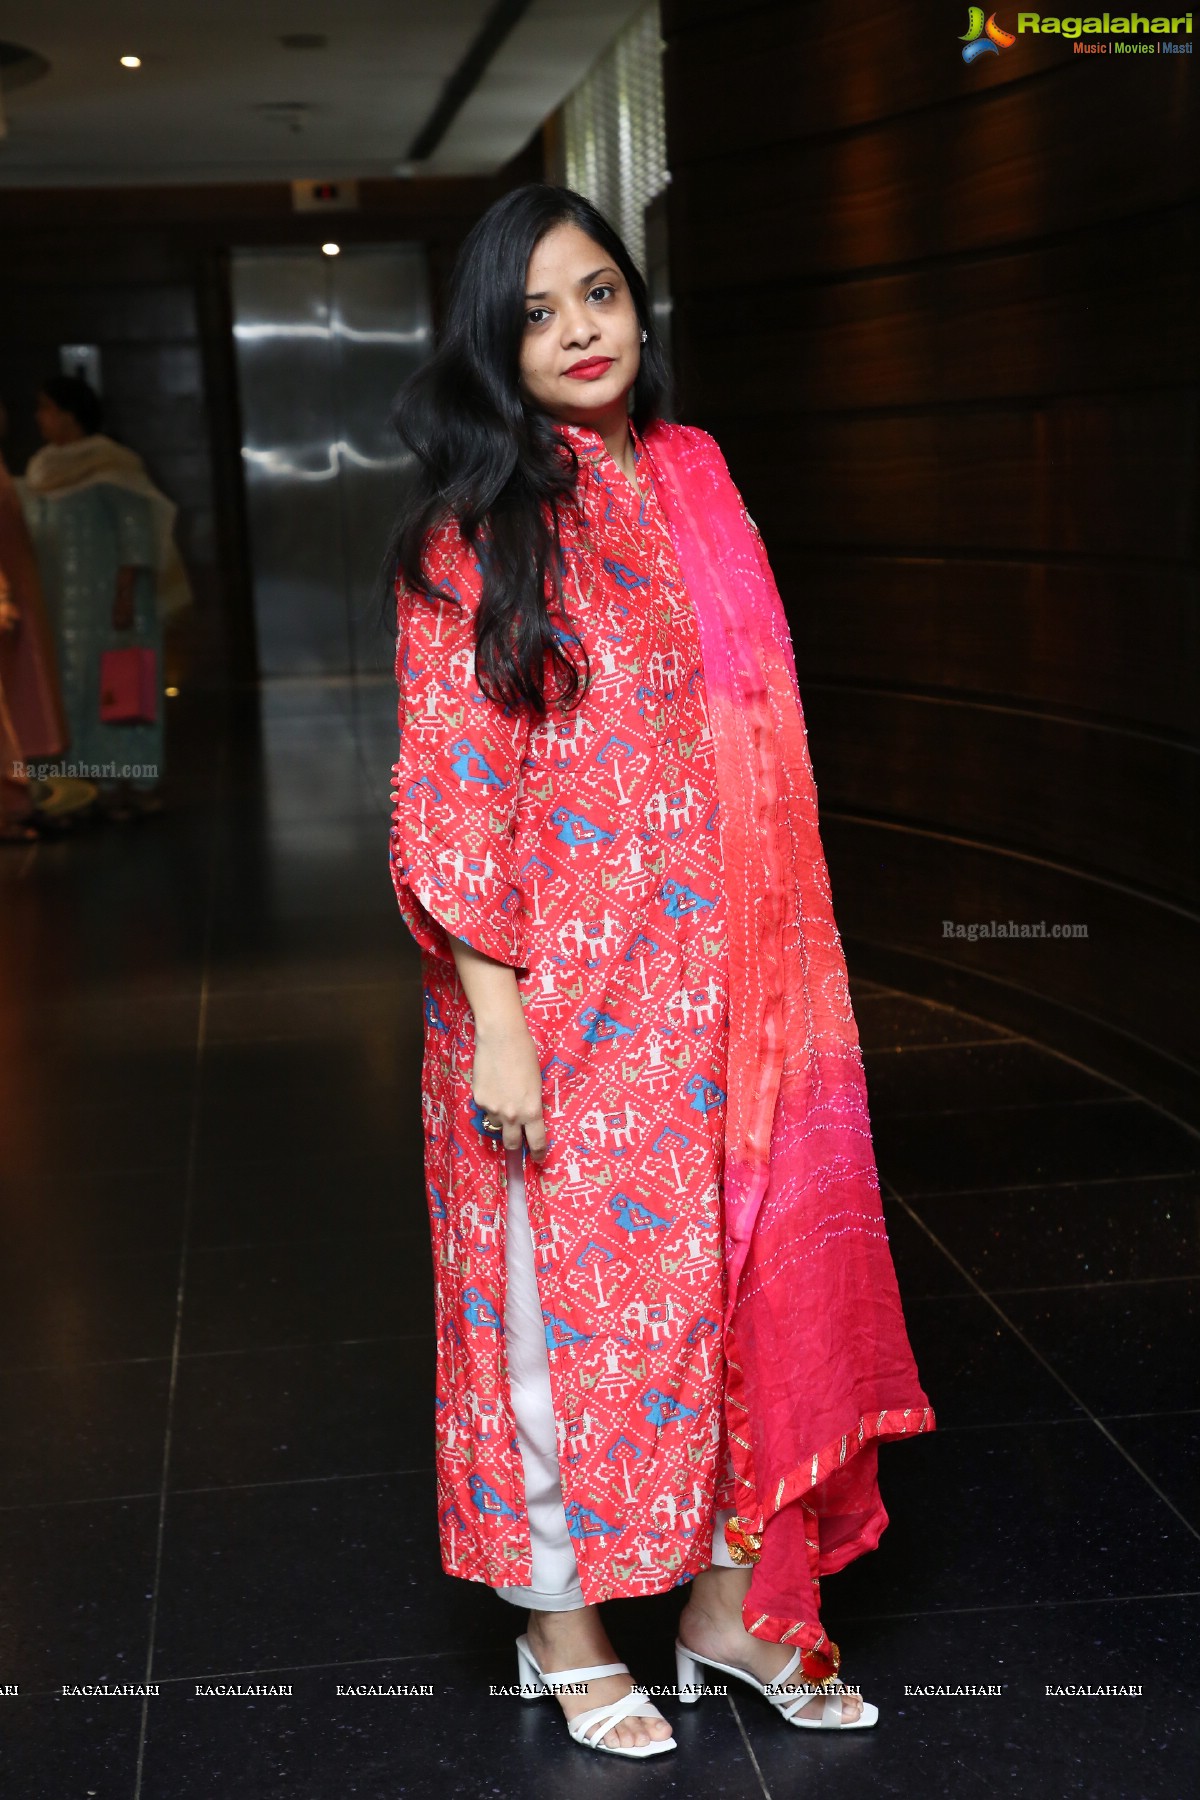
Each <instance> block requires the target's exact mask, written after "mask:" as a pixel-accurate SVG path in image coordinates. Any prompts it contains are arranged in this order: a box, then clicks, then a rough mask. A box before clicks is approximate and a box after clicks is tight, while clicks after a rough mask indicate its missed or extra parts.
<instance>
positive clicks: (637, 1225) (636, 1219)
mask: <svg viewBox="0 0 1200 1800" xmlns="http://www.w3.org/2000/svg"><path fill="white" fill-rule="evenodd" d="M608 1210H609V1212H611V1213H615V1214H616V1218H617V1224H618V1225H619V1226H620V1227H621V1229H622V1231H629V1232H634V1231H654V1230H656V1229H662V1228H664V1227H666V1226H667V1225H670V1224H671V1223H672V1221H671V1220H670V1219H660V1218H659V1216H658V1214H657V1213H654V1212H651V1211H650V1208H649V1207H648V1206H643V1205H642V1203H641V1201H640V1200H631V1199H630V1197H629V1195H628V1194H614V1195H613V1196H612V1198H611V1199H610V1200H609V1203H608Z"/></svg>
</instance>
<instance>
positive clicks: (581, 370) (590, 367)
mask: <svg viewBox="0 0 1200 1800" xmlns="http://www.w3.org/2000/svg"><path fill="white" fill-rule="evenodd" d="M615 360H616V359H615V357H612V356H589V357H587V358H586V359H585V360H584V361H583V362H577V363H572V364H571V367H570V368H569V369H564V370H563V374H564V375H569V376H570V377H571V379H572V381H598V380H599V378H600V376H601V375H607V373H608V371H609V370H610V369H611V368H612V366H613V363H614V361H615Z"/></svg>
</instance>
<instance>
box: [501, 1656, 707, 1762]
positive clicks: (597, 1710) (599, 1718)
mask: <svg viewBox="0 0 1200 1800" xmlns="http://www.w3.org/2000/svg"><path fill="white" fill-rule="evenodd" d="M629 1672H630V1671H629V1664H628V1663H623V1662H613V1663H597V1664H596V1665H595V1666H594V1667H593V1668H590V1669H555V1670H554V1672H553V1673H552V1674H550V1675H547V1674H545V1673H543V1671H542V1670H541V1669H540V1668H539V1667H538V1660H537V1657H536V1656H535V1655H534V1654H533V1651H532V1650H531V1649H530V1647H529V1639H528V1637H527V1636H526V1634H525V1633H524V1632H522V1633H521V1635H520V1637H519V1638H518V1639H517V1676H518V1681H519V1684H520V1688H521V1698H522V1699H523V1700H542V1699H545V1697H546V1696H547V1695H548V1694H553V1693H555V1692H556V1691H557V1690H558V1689H560V1688H564V1687H573V1686H574V1685H575V1683H576V1682H577V1681H591V1680H592V1678H593V1676H597V1675H628V1674H629ZM662 1716H663V1715H662V1713H660V1712H659V1710H658V1708H657V1706H655V1704H654V1702H653V1700H649V1699H647V1698H646V1696H645V1695H644V1694H639V1693H638V1691H637V1689H636V1688H630V1690H629V1692H628V1693H627V1694H622V1695H621V1698H620V1699H619V1700H610V1701H609V1702H608V1704H607V1705H606V1706H593V1707H590V1708H589V1709H588V1711H587V1712H581V1713H576V1714H575V1717H574V1718H573V1719H568V1720H567V1730H568V1731H569V1732H570V1734H571V1736H572V1737H573V1738H574V1739H575V1742H576V1743H577V1744H583V1745H584V1747H585V1748H586V1749H588V1750H605V1751H607V1752H608V1754H609V1755H610V1756H657V1755H658V1754H659V1752H660V1751H661V1750H676V1749H678V1745H677V1744H676V1742H675V1739H674V1738H673V1737H669V1738H651V1740H650V1742H649V1743H647V1744H628V1745H627V1744H602V1743H601V1742H600V1739H601V1738H602V1737H603V1736H604V1734H605V1733H606V1732H608V1731H611V1730H612V1728H613V1726H614V1725H618V1724H619V1723H620V1721H621V1720H622V1719H629V1718H642V1719H661V1718H662Z"/></svg>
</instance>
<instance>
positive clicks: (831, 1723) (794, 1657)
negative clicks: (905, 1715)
mask: <svg viewBox="0 0 1200 1800" xmlns="http://www.w3.org/2000/svg"><path fill="white" fill-rule="evenodd" d="M799 1661H800V1652H799V1650H793V1651H792V1654H791V1656H790V1658H789V1659H788V1661H787V1662H786V1663H784V1665H783V1667H782V1669H780V1671H779V1673H778V1675H776V1676H775V1677H774V1678H773V1679H772V1680H771V1681H760V1680H759V1679H758V1677H757V1675H751V1673H750V1671H749V1669H735V1668H733V1667H732V1665H731V1664H729V1663H723V1662H716V1661H714V1659H713V1658H712V1657H711V1656H701V1655H700V1653H699V1651H697V1650H689V1649H688V1647H687V1645H686V1644H681V1643H680V1641H679V1639H678V1638H676V1639H675V1678H676V1681H677V1682H678V1685H679V1699H680V1701H681V1703H682V1704H683V1705H684V1706H694V1705H695V1703H696V1701H697V1700H698V1699H699V1698H700V1694H701V1691H702V1689H703V1687H704V1681H703V1679H702V1677H701V1674H700V1666H699V1665H700V1664H703V1665H704V1666H705V1667H706V1668H709V1669H720V1671H721V1673H722V1675H736V1676H737V1678H738V1680H739V1681H748V1682H749V1684H750V1686H751V1687H752V1688H756V1689H757V1690H758V1692H759V1693H760V1694H761V1695H762V1696H763V1699H764V1700H769V1701H770V1702H771V1705H772V1706H773V1707H774V1708H775V1710H776V1712H778V1713H782V1714H783V1717H784V1718H785V1719H786V1720H787V1722H788V1724H789V1725H804V1726H806V1727H807V1728H808V1730H809V1731H863V1730H865V1729H866V1728H867V1727H868V1726H871V1725H874V1724H875V1723H876V1721H877V1720H878V1718H879V1708H878V1707H877V1706H872V1705H871V1703H870V1701H869V1700H864V1701H863V1703H862V1712H861V1713H860V1714H859V1716H858V1718H857V1719H843V1717H842V1696H841V1694H840V1693H838V1692H836V1691H835V1692H834V1693H831V1694H826V1695H825V1704H824V1706H823V1707H822V1708H821V1715H820V1717H819V1718H816V1719H802V1718H800V1717H799V1713H800V1709H801V1707H803V1706H807V1705H808V1704H809V1702H810V1701H811V1700H819V1699H820V1697H821V1693H820V1689H819V1688H817V1689H816V1691H815V1692H814V1691H813V1689H812V1688H811V1687H810V1688H807V1689H806V1688H799V1689H788V1688H786V1687H784V1685H783V1684H784V1683H785V1682H786V1681H787V1678H788V1676H789V1675H791V1674H792V1672H793V1671H794V1670H795V1668H796V1666H797V1664H798V1663H799ZM689 1689H690V1690H691V1691H690V1692H689V1691H688V1690H689Z"/></svg>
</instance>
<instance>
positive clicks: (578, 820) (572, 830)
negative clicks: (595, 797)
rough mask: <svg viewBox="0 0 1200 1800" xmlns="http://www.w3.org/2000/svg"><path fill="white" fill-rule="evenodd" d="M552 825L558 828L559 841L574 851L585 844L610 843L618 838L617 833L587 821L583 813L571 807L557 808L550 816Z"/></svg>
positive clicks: (589, 820) (591, 820)
mask: <svg viewBox="0 0 1200 1800" xmlns="http://www.w3.org/2000/svg"><path fill="white" fill-rule="evenodd" d="M550 823H551V824H552V825H557V826H558V841H559V843H560V844H568V845H569V846H570V848H571V849H572V850H578V849H579V848H580V847H581V846H582V845H584V844H593V845H595V844H601V843H608V842H611V840H612V839H613V838H614V837H615V836H616V833H615V832H612V831H605V829H604V827H603V825H597V824H596V822H595V820H594V819H585V818H584V816H583V814H582V813H577V812H572V811H571V809H570V807H569V806H556V807H555V809H554V811H553V812H552V813H551V814H550Z"/></svg>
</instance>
